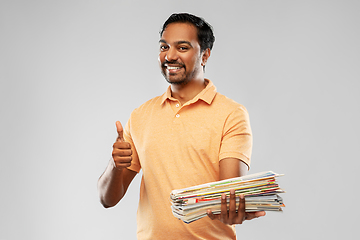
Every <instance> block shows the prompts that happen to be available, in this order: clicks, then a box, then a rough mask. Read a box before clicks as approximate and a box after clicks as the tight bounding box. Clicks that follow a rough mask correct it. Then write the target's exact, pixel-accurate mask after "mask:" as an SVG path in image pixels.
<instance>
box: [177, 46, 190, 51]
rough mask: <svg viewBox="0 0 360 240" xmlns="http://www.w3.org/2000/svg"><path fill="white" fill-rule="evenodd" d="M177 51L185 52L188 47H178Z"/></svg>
mask: <svg viewBox="0 0 360 240" xmlns="http://www.w3.org/2000/svg"><path fill="white" fill-rule="evenodd" d="M179 49H180V50H181V51H186V50H188V49H189V48H188V47H179Z"/></svg>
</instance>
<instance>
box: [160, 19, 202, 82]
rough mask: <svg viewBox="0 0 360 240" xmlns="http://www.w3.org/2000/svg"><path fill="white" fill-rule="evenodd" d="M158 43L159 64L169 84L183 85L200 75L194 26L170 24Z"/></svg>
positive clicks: (199, 57) (198, 46) (198, 51)
mask: <svg viewBox="0 0 360 240" xmlns="http://www.w3.org/2000/svg"><path fill="white" fill-rule="evenodd" d="M159 43H160V53H159V64H160V68H161V70H162V74H163V75H164V77H165V79H166V80H167V81H168V82H169V83H171V84H182V85H185V84H186V83H188V82H189V81H191V79H193V78H196V77H197V76H198V74H199V73H202V71H203V70H202V66H201V53H200V45H199V42H198V39H197V29H196V27H195V26H193V25H192V24H189V23H170V24H169V25H168V26H167V27H166V29H165V31H164V32H163V34H162V37H161V39H160V41H159Z"/></svg>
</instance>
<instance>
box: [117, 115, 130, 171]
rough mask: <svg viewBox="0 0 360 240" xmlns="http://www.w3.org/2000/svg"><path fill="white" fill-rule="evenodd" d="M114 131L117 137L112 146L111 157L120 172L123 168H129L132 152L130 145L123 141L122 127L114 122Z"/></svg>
mask: <svg viewBox="0 0 360 240" xmlns="http://www.w3.org/2000/svg"><path fill="white" fill-rule="evenodd" d="M116 130H117V132H118V137H117V139H116V142H115V143H114V145H113V151H112V157H113V160H114V165H115V167H116V168H117V169H119V170H122V169H123V168H126V167H130V165H131V160H132V158H131V155H132V151H131V145H130V143H128V142H125V140H124V136H123V127H122V125H121V123H120V122H119V121H117V122H116Z"/></svg>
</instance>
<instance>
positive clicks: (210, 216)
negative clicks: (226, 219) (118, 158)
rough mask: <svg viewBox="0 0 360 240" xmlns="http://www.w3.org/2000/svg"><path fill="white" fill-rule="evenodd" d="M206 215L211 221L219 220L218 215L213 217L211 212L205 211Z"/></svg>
mask: <svg viewBox="0 0 360 240" xmlns="http://www.w3.org/2000/svg"><path fill="white" fill-rule="evenodd" d="M207 215H208V217H209V218H210V219H211V220H215V219H219V217H220V216H219V215H214V214H213V212H212V211H211V210H207Z"/></svg>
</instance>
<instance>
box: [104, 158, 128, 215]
mask: <svg viewBox="0 0 360 240" xmlns="http://www.w3.org/2000/svg"><path fill="white" fill-rule="evenodd" d="M123 172H124V168H123V169H121V170H119V169H116V168H115V167H114V166H113V164H112V162H111V161H110V162H109V164H108V166H107V168H106V170H105V172H104V173H103V174H102V175H101V177H100V178H99V180H98V191H99V195H100V202H101V204H102V205H103V206H104V207H106V208H108V207H113V206H115V205H116V204H117V203H118V202H119V201H120V200H121V199H122V198H123V196H124V195H125V192H126V189H127V187H125V186H124V181H123V176H124V173H123Z"/></svg>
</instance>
